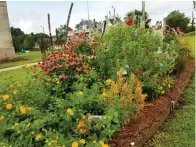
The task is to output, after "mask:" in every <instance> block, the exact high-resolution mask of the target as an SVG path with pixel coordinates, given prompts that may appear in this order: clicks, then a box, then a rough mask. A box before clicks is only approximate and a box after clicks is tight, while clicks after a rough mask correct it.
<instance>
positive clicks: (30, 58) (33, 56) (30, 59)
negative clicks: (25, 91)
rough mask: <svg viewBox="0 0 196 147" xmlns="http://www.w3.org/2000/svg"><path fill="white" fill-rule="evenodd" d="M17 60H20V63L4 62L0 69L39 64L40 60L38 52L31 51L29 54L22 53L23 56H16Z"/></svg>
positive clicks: (40, 56)
mask: <svg viewBox="0 0 196 147" xmlns="http://www.w3.org/2000/svg"><path fill="white" fill-rule="evenodd" d="M16 58H17V59H21V61H13V62H11V61H10V62H6V63H1V64H0V69H2V68H7V67H13V66H17V65H23V64H28V63H34V62H39V61H40V60H41V58H42V55H41V52H40V51H32V52H29V53H23V54H18V53H17V54H16Z"/></svg>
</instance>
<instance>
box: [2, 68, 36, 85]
mask: <svg viewBox="0 0 196 147" xmlns="http://www.w3.org/2000/svg"><path fill="white" fill-rule="evenodd" d="M29 72H30V71H26V70H25V69H24V68H19V69H14V70H10V71H4V72H1V73H0V85H2V84H4V83H6V82H9V81H10V80H14V81H17V82H20V83H24V82H25V81H26V80H27V79H28V78H32V76H31V74H30V73H29Z"/></svg>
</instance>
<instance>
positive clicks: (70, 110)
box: [67, 108, 74, 116]
mask: <svg viewBox="0 0 196 147" xmlns="http://www.w3.org/2000/svg"><path fill="white" fill-rule="evenodd" d="M67 113H68V114H69V115H71V116H73V115H74V113H73V111H72V109H71V108H68V109H67Z"/></svg>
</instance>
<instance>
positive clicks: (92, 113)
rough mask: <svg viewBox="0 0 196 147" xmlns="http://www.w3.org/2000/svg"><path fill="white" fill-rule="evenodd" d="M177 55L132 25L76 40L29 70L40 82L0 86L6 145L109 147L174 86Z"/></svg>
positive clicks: (171, 46) (171, 45) (168, 45)
mask: <svg viewBox="0 0 196 147" xmlns="http://www.w3.org/2000/svg"><path fill="white" fill-rule="evenodd" d="M185 49H187V48H186V46H183V48H182V49H181V50H180V51H182V50H185ZM180 51H179V50H178V46H177V45H175V43H174V42H171V43H170V42H169V43H168V42H161V40H160V38H158V36H156V35H155V34H153V33H152V32H150V31H149V30H141V29H138V28H136V27H135V26H134V25H131V26H129V25H125V24H121V25H119V26H116V27H114V28H111V29H110V30H109V32H107V33H106V34H105V36H104V37H103V38H102V39H100V38H99V37H98V38H91V39H89V38H88V37H87V36H85V34H79V36H78V35H77V34H76V36H73V38H70V39H69V40H68V44H67V45H66V48H65V49H64V50H63V51H59V52H56V53H53V54H51V55H49V56H48V58H47V59H46V60H43V61H42V62H40V63H39V64H38V65H37V66H35V67H33V68H31V69H29V68H28V69H27V70H28V72H30V71H31V72H32V73H34V74H35V75H34V76H35V79H31V80H29V81H27V83H26V84H23V85H22V84H20V83H16V82H14V81H13V82H10V81H9V82H8V83H5V84H4V85H2V89H1V90H0V94H1V99H0V112H1V116H0V119H1V120H0V123H1V129H0V132H1V134H0V138H1V145H2V146H3V145H4V146H10V145H12V146H27V145H29V146H55V147H57V146H61V147H63V146H72V147H78V146H93V147H96V146H97V147H99V146H101V147H108V146H109V145H108V142H109V140H111V137H112V135H113V134H114V133H115V132H118V131H120V128H121V126H122V125H124V124H126V123H128V122H130V121H131V120H132V119H133V118H134V116H135V114H136V113H138V112H140V111H141V110H142V109H143V108H144V106H145V101H148V100H152V99H155V98H158V97H159V96H162V95H164V94H165V93H166V92H167V91H168V90H169V89H170V88H171V86H172V84H173V81H174V80H173V78H172V76H171V74H172V73H173V71H174V69H175V68H176V65H177V64H180V62H178V61H177V60H176V59H177V58H178V56H179V53H181V52H180ZM184 57H187V56H184ZM187 58H188V57H187Z"/></svg>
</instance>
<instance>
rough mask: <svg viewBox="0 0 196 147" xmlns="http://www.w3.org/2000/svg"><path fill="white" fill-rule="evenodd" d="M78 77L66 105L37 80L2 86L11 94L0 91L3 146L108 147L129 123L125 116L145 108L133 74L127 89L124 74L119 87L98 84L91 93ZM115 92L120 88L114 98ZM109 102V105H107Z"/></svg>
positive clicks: (143, 97) (142, 96)
mask: <svg viewBox="0 0 196 147" xmlns="http://www.w3.org/2000/svg"><path fill="white" fill-rule="evenodd" d="M79 77H80V78H79ZM79 77H78V78H79V79H80V81H78V82H77V83H75V84H74V86H75V88H76V91H75V92H73V93H69V95H68V96H67V99H64V98H60V97H59V98H57V97H55V96H50V95H49V94H48V92H47V90H46V89H45V88H44V86H43V85H42V84H41V82H39V81H37V80H31V81H28V82H27V83H26V84H24V85H21V84H20V83H15V82H11V83H7V84H6V85H4V86H5V87H9V88H7V89H1V91H0V94H1V96H0V108H1V109H0V112H1V113H0V114H1V116H0V124H1V125H0V132H1V133H0V134H1V135H0V139H1V140H0V143H1V145H2V146H4V145H5V146H10V145H12V146H13V145H14V146H72V147H74V146H77V145H79V146H85V145H89V146H100V145H101V146H103V145H105V146H108V145H107V144H106V142H108V141H109V139H110V138H111V136H112V134H113V133H114V132H116V131H119V130H120V125H121V124H122V123H124V122H125V121H127V120H129V119H130V115H129V114H130V113H131V112H132V114H133V112H134V111H133V110H136V108H137V110H139V108H141V107H143V104H144V99H145V95H143V94H142V93H141V92H142V89H141V85H140V83H139V82H138V81H137V79H135V76H134V75H133V74H132V75H131V78H130V81H129V82H128V84H126V82H125V79H123V77H122V70H121V71H120V73H119V77H118V81H116V82H115V81H111V82H112V83H111V85H103V84H102V83H100V82H96V83H94V84H93V85H92V86H91V88H90V89H89V88H86V87H87V86H86V83H85V82H84V81H83V76H82V75H81V76H79ZM107 83H108V80H107ZM116 86H123V87H122V89H121V88H120V87H119V89H118V93H113V90H114V88H115V87H116ZM103 87H105V91H106V93H108V96H107V95H105V94H104V93H103V92H104V91H103ZM119 94H120V97H119ZM110 96H112V98H113V103H112V105H110V103H107V100H106V99H108V98H109V97H110ZM113 96H114V97H113ZM121 96H122V97H121ZM131 97H132V98H131ZM103 98H104V99H103ZM130 98H131V99H132V100H131V99H130ZM103 100H104V101H103ZM105 100H106V101H105ZM108 100H109V99H108ZM129 100H130V101H129ZM119 102H120V103H119ZM128 110H129V112H128ZM96 115H98V116H96ZM96 117H97V118H96Z"/></svg>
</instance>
